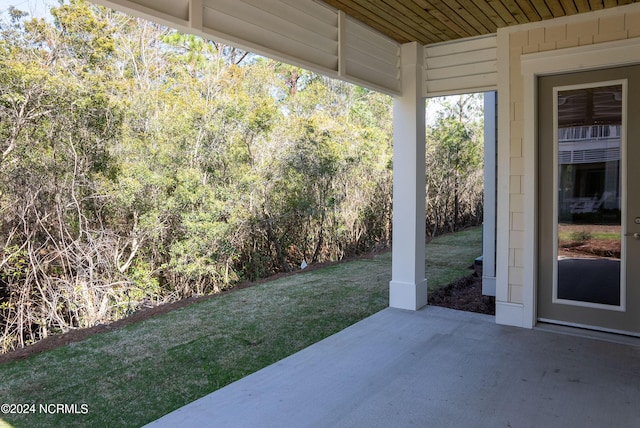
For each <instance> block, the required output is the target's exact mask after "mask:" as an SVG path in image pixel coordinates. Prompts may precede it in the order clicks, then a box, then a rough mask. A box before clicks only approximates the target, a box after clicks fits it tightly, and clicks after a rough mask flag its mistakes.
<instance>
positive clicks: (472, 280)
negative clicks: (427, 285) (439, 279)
mask: <svg viewBox="0 0 640 428" xmlns="http://www.w3.org/2000/svg"><path fill="white" fill-rule="evenodd" d="M429 304H430V305H434V306H444V307H445V308H451V309H457V310H460V311H467V312H478V313H481V314H487V315H495V314H496V299H495V297H492V296H483V295H482V277H481V276H480V275H478V274H477V273H473V274H471V275H468V276H465V277H464V278H460V279H458V280H457V281H454V282H452V283H451V284H449V285H447V286H444V287H442V288H440V289H438V290H436V291H434V292H432V293H430V294H429Z"/></svg>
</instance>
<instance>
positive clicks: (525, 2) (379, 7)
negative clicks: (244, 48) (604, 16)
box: [323, 0, 640, 45]
mask: <svg viewBox="0 0 640 428" xmlns="http://www.w3.org/2000/svg"><path fill="white" fill-rule="evenodd" d="M323 1H324V2H325V3H327V4H329V5H331V6H333V7H335V8H336V9H339V10H341V11H343V12H345V13H346V14H347V15H350V16H352V17H354V18H356V19H358V20H360V21H362V22H364V23H365V24H367V25H369V26H371V27H372V28H375V29H376V30H378V31H380V32H382V33H383V34H386V35H387V36H389V37H391V38H392V39H394V40H396V41H397V42H399V43H408V42H414V41H417V42H419V43H421V44H423V45H428V44H431V43H438V42H444V41H449V40H455V39H461V38H464V37H472V36H479V35H483V34H493V33H495V32H496V30H497V29H498V28H501V27H506V26H510V25H517V24H525V23H528V22H535V21H541V20H544V19H552V18H558V17H561V16H566V15H575V14H577V13H585V12H590V11H595V10H600V9H605V8H610V7H615V6H619V5H624V4H629V3H634V2H635V1H640V0H323Z"/></svg>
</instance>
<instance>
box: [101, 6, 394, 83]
mask: <svg viewBox="0 0 640 428" xmlns="http://www.w3.org/2000/svg"><path fill="white" fill-rule="evenodd" d="M92 1H94V2H95V3H97V4H101V5H104V6H107V7H111V8H113V9H116V10H120V11H123V12H126V13H128V14H131V15H133V16H138V17H141V18H145V19H149V20H151V21H154V22H158V23H161V24H164V25H167V26H171V27H173V28H176V29H177V30H179V31H182V32H185V33H191V34H196V35H200V36H203V37H205V38H209V39H212V40H215V41H218V42H223V43H227V44H230V45H232V46H236V47H238V48H241V49H245V50H248V51H251V52H254V53H257V54H259V55H264V56H266V57H270V58H273V59H276V60H279V61H283V62H287V63H290V64H293V65H297V66H300V67H303V68H307V69H310V70H313V71H316V72H319V73H322V74H325V75H327V76H329V77H334V78H339V79H342V80H345V81H348V82H351V83H355V84H358V85H362V86H365V87H368V88H370V89H374V90H377V91H380V92H384V93H387V94H390V95H395V94H398V93H399V92H400V80H399V78H400V73H399V52H400V46H399V45H398V44H397V43H396V42H395V41H393V40H392V39H390V38H388V37H387V36H384V35H382V34H381V33H378V32H377V31H375V30H373V29H371V28H369V27H367V26H365V25H363V24H361V23H359V22H358V21H356V20H354V19H352V18H349V17H347V16H345V15H344V14H343V13H341V12H340V13H339V12H338V11H337V10H335V9H333V8H330V7H328V6H326V5H324V4H320V3H318V2H315V1H313V0H92Z"/></svg>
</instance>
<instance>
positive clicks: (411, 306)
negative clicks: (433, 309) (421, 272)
mask: <svg viewBox="0 0 640 428" xmlns="http://www.w3.org/2000/svg"><path fill="white" fill-rule="evenodd" d="M426 305H427V280H426V279H425V280H423V281H420V282H419V283H417V284H414V283H412V282H403V281H391V282H390V283H389V306H390V307H392V308H397V309H408V310H410V311H417V310H418V309H420V308H422V307H424V306H426Z"/></svg>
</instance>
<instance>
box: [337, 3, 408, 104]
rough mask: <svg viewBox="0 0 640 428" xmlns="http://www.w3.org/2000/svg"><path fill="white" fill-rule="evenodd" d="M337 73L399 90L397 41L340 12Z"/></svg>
mask: <svg viewBox="0 0 640 428" xmlns="http://www.w3.org/2000/svg"><path fill="white" fill-rule="evenodd" d="M343 17H344V18H343V19H341V20H340V22H341V25H343V28H342V31H341V33H340V34H341V40H340V43H341V47H342V51H341V53H340V57H341V58H342V61H341V64H340V65H341V67H340V75H341V76H344V77H346V78H352V79H355V80H356V81H365V82H371V83H374V84H375V85H378V86H380V87H382V88H386V89H387V91H389V90H390V91H392V92H396V93H397V92H399V91H400V45H398V44H397V43H395V42H394V41H393V40H391V39H389V38H387V37H386V36H383V35H381V34H378V33H376V32H374V31H373V30H371V29H369V28H365V27H363V25H362V24H360V23H359V22H357V21H356V20H354V19H352V18H349V17H347V16H345V15H343Z"/></svg>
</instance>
